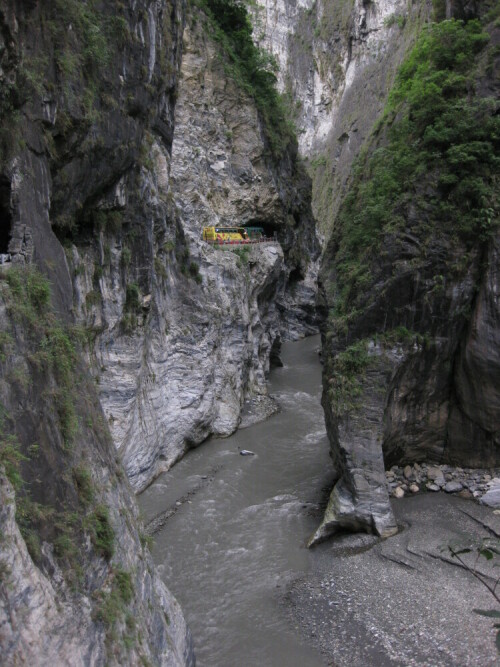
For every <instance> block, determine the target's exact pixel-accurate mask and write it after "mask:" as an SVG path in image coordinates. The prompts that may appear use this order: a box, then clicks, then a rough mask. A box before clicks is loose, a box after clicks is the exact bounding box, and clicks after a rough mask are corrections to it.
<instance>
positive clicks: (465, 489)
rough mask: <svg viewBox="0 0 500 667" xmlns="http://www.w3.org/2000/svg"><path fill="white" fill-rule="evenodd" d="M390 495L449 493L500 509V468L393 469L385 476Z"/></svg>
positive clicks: (427, 465)
mask: <svg viewBox="0 0 500 667" xmlns="http://www.w3.org/2000/svg"><path fill="white" fill-rule="evenodd" d="M385 476H386V481H387V488H388V491H389V495H390V496H392V497H393V498H403V497H404V496H405V495H415V494H418V493H426V492H431V493H432V492H434V493H435V492H437V491H445V492H446V493H451V494H457V495H459V496H461V497H462V498H466V499H471V500H472V499H473V500H477V501H478V502H480V503H481V504H484V505H488V506H490V507H500V468H459V467H456V468H455V467H453V466H450V465H440V464H437V463H415V464H413V465H406V466H404V467H402V466H392V468H390V470H387V471H386V473H385Z"/></svg>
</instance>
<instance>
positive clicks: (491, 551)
mask: <svg viewBox="0 0 500 667" xmlns="http://www.w3.org/2000/svg"><path fill="white" fill-rule="evenodd" d="M447 549H448V552H449V553H450V555H451V557H452V558H456V559H457V560H458V562H459V563H460V565H461V566H462V567H463V568H464V569H465V570H466V571H467V572H469V573H470V574H472V576H473V577H474V578H475V579H477V580H478V581H479V582H481V584H482V585H483V586H484V587H485V588H486V589H487V590H488V591H489V593H490V594H491V595H492V596H493V597H494V598H495V600H496V602H497V604H500V594H499V593H498V592H497V588H498V584H499V583H500V576H498V577H497V578H496V581H495V583H494V584H492V583H490V581H489V579H490V578H491V577H489V576H488V575H485V574H482V573H481V572H480V571H479V568H478V565H479V560H480V559H481V558H485V559H486V560H487V561H492V560H493V559H494V558H495V556H499V555H500V541H499V540H492V539H490V538H485V539H483V540H482V541H481V543H480V544H479V545H476V546H475V547H465V548H455V547H453V546H451V545H448V547H447ZM473 552H475V553H476V559H475V561H474V564H473V565H469V564H468V563H467V562H466V561H465V560H464V558H463V557H462V556H463V555H465V554H468V553H473ZM492 565H493V566H494V567H497V566H498V563H493V564H492ZM472 611H473V612H474V613H475V614H479V615H480V616H486V617H487V618H495V619H497V623H494V624H493V627H494V628H495V629H496V638H495V645H496V648H497V651H498V652H499V653H500V610H498V609H473V610H472Z"/></svg>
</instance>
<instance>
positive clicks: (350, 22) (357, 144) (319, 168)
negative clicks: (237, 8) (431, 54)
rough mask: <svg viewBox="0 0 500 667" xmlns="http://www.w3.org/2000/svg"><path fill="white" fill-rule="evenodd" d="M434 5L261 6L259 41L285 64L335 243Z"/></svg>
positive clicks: (283, 75) (272, 1) (321, 214)
mask: <svg viewBox="0 0 500 667" xmlns="http://www.w3.org/2000/svg"><path fill="white" fill-rule="evenodd" d="M429 13H430V3H427V2H422V3H412V2H407V1H406V0H374V1H373V2H364V1H362V0H345V1H342V2H329V1H328V0H324V1H323V0H314V1H313V0H304V1H298V2H286V1H283V0H266V1H264V0H259V2H258V4H257V10H256V11H255V13H254V16H255V18H254V21H255V25H256V30H255V35H256V38H257V39H258V40H259V41H260V42H261V43H262V44H263V45H264V46H265V47H266V48H268V50H269V51H270V52H271V53H273V54H274V55H275V56H276V58H277V60H278V62H279V64H280V84H281V87H282V89H283V90H285V91H287V92H288V93H289V95H290V97H291V100H292V103H293V104H294V106H295V116H296V123H297V128H298V136H299V148H300V152H301V154H302V155H303V156H305V157H307V158H309V170H310V173H311V176H312V179H313V208H314V212H315V215H316V218H317V221H318V225H319V228H320V230H321V232H322V233H323V234H325V235H328V233H329V230H330V229H331V225H332V221H333V220H334V218H335V215H336V213H337V210H338V207H339V205H340V203H341V201H342V198H343V196H344V191H345V187H346V184H347V182H348V180H349V177H350V175H351V167H352V165H353V162H354V160H355V158H356V156H357V155H358V153H359V151H360V149H361V147H362V145H363V142H364V141H365V139H366V137H367V136H368V134H369V132H370V130H371V128H372V126H373V123H374V122H375V120H376V119H377V117H378V116H379V114H380V113H381V111H382V110H383V108H384V105H385V99H386V96H387V92H388V90H389V89H390V86H391V83H392V81H393V79H394V75H395V73H396V70H397V67H398V65H399V63H400V62H401V60H402V58H403V57H404V54H405V53H406V52H407V50H408V48H409V47H410V46H411V44H412V43H413V42H414V40H415V36H416V34H417V33H418V30H419V26H421V25H422V22H423V21H424V20H425V18H426V17H427V16H428V15H429Z"/></svg>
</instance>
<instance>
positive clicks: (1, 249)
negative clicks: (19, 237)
mask: <svg viewBox="0 0 500 667" xmlns="http://www.w3.org/2000/svg"><path fill="white" fill-rule="evenodd" d="M11 236H12V211H11V208H10V181H9V180H8V179H7V178H5V177H4V176H0V255H6V254H8V252H9V242H10V239H11Z"/></svg>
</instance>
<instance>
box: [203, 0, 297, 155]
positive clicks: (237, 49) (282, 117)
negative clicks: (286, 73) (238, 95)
mask: <svg viewBox="0 0 500 667" xmlns="http://www.w3.org/2000/svg"><path fill="white" fill-rule="evenodd" d="M198 4H199V5H200V6H201V7H202V8H203V9H204V10H205V12H206V13H207V15H208V17H209V20H210V25H211V27H212V31H213V36H214V38H215V39H216V40H217V41H218V43H219V45H220V46H221V47H222V51H223V53H224V56H225V61H226V71H227V73H228V74H229V75H231V76H232V77H233V78H234V80H235V81H236V82H237V84H238V85H239V86H240V87H241V88H242V89H243V90H244V91H245V92H246V93H247V94H248V95H250V96H251V97H252V98H253V99H254V101H255V104H256V106H257V109H258V110H259V113H260V115H261V117H262V119H263V121H264V130H265V133H266V137H267V140H268V142H269V146H270V149H271V153H272V155H273V156H274V157H276V158H279V157H281V156H282V155H283V153H284V151H285V150H286V148H287V147H288V146H289V145H290V144H291V143H292V142H294V141H295V128H294V125H293V122H292V114H291V111H290V109H289V108H288V106H287V105H286V103H285V100H284V98H283V96H281V95H280V94H279V93H278V90H277V88H276V72H277V69H278V65H277V63H276V61H275V59H274V58H273V57H272V56H271V55H270V54H268V53H266V52H265V51H263V50H262V49H259V48H258V47H256V46H255V44H254V41H253V39H252V24H251V21H250V18H249V16H248V12H247V10H246V7H245V5H244V4H243V3H240V2H238V0H198Z"/></svg>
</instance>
